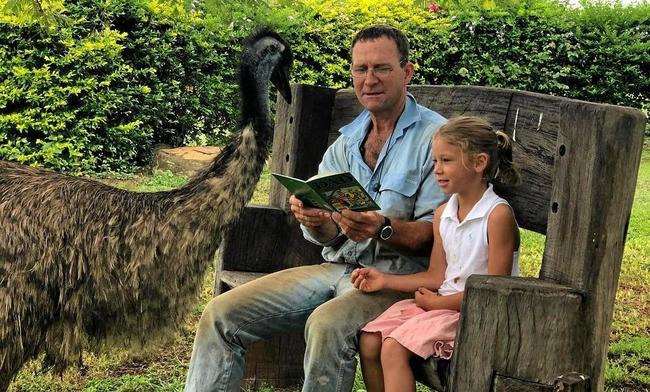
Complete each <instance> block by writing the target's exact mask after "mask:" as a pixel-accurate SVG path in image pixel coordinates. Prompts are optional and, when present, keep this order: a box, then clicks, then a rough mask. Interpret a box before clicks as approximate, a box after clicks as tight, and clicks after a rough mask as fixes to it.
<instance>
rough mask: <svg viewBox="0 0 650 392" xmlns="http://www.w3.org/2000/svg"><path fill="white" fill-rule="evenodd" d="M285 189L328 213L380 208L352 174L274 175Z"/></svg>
mask: <svg viewBox="0 0 650 392" xmlns="http://www.w3.org/2000/svg"><path fill="white" fill-rule="evenodd" d="M271 174H272V175H273V177H275V178H276V179H277V180H278V181H279V182H280V183H281V184H282V185H283V186H284V187H285V188H287V189H288V190H289V192H291V193H292V194H294V195H295V196H296V197H297V198H299V199H300V200H302V201H303V202H304V203H306V204H308V205H311V206H313V207H317V208H322V209H324V210H330V211H338V212H340V211H341V210H344V209H349V210H353V211H374V210H379V209H380V208H379V206H378V205H377V203H375V201H374V200H373V199H372V197H370V195H369V194H368V192H366V190H365V189H364V188H363V186H361V184H359V182H358V181H357V180H356V178H354V176H353V175H352V174H351V173H349V172H345V173H326V174H320V175H316V176H314V177H311V178H310V179H308V180H306V181H305V180H301V179H298V178H293V177H289V176H284V175H282V174H277V173H271Z"/></svg>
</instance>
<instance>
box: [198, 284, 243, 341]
mask: <svg viewBox="0 0 650 392" xmlns="http://www.w3.org/2000/svg"><path fill="white" fill-rule="evenodd" d="M236 296H237V293H236V290H232V291H228V292H226V293H223V294H221V295H218V296H216V297H215V298H213V299H212V300H211V301H210V302H208V304H207V305H206V306H205V308H204V309H203V312H202V313H201V319H200V320H199V325H198V328H197V332H196V333H197V338H198V337H200V335H202V334H206V333H207V334H210V333H214V332H215V330H216V331H217V333H218V334H219V335H221V336H223V337H227V336H228V335H229V333H228V330H229V329H231V328H230V327H229V325H231V324H232V322H233V321H234V320H236V319H237V317H236V315H237V313H238V311H240V310H241V304H239V301H235V300H231V299H235V297H236Z"/></svg>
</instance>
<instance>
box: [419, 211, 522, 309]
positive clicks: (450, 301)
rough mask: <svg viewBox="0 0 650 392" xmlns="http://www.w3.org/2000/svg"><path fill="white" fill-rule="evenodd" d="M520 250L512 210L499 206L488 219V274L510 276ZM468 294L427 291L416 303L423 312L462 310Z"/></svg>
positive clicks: (421, 290) (420, 293)
mask: <svg viewBox="0 0 650 392" xmlns="http://www.w3.org/2000/svg"><path fill="white" fill-rule="evenodd" d="M517 249H519V229H518V228H517V224H516V222H515V217H514V213H513V212H512V209H511V208H510V207H509V206H508V205H506V204H500V205H498V206H496V207H495V208H494V210H492V213H491V214H490V216H489V217H488V275H510V274H511V273H512V262H513V260H512V252H514V251H516V250H517ZM464 295H465V293H464V292H460V293H456V294H452V295H445V296H440V295H438V294H437V293H434V292H432V291H430V290H427V289H426V288H420V289H418V291H417V292H416V293H415V303H416V304H417V305H418V306H419V307H421V308H422V309H424V310H434V309H451V310H460V307H461V305H462V304H463V297H464Z"/></svg>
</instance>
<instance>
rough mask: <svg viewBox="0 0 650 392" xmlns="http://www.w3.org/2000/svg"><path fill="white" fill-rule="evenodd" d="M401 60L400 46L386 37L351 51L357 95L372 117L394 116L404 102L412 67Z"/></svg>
mask: <svg viewBox="0 0 650 392" xmlns="http://www.w3.org/2000/svg"><path fill="white" fill-rule="evenodd" d="M400 60H401V59H400V57H399V51H398V50H397V44H396V43H395V41H393V40H391V39H389V38H386V37H380V38H377V39H374V40H368V41H360V42H357V43H356V44H355V45H354V47H353V48H352V75H353V76H352V82H353V84H354V92H355V94H356V95H357V99H358V100H359V102H361V104H362V105H363V106H364V107H365V108H366V109H368V110H369V111H370V112H371V113H373V114H375V115H380V114H382V113H392V112H394V111H395V110H396V108H395V107H396V105H399V104H401V103H403V102H404V100H405V96H406V88H405V86H406V85H407V84H409V82H410V81H411V78H412V77H413V65H412V64H411V63H408V62H406V63H404V62H402V63H401V64H400ZM364 70H365V71H366V72H365V74H364ZM355 75H356V76H355ZM397 110H401V107H400V108H399V109H397Z"/></svg>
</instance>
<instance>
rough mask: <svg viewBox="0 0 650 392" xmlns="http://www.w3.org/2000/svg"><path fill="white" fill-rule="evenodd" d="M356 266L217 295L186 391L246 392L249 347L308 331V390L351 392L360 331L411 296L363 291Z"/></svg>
mask: <svg viewBox="0 0 650 392" xmlns="http://www.w3.org/2000/svg"><path fill="white" fill-rule="evenodd" d="M352 270H353V267H352V266H351V265H346V264H333V263H324V264H320V265H310V266H304V267H296V268H291V269H287V270H284V271H279V272H276V273H273V274H270V275H267V276H265V277H263V278H260V279H256V280H254V281H252V282H249V283H247V284H244V285H242V286H240V287H237V288H235V289H233V290H230V291H227V292H225V293H223V294H221V295H219V296H217V297H215V298H214V299H213V300H212V301H210V303H208V305H207V307H206V308H205V310H204V311H203V315H202V316H201V320H200V321H199V326H198V329H197V331H196V337H195V339H194V348H193V351H192V359H191V360H190V367H189V371H188V374H187V381H186V383H185V391H186V392H199V391H210V392H213V391H239V390H240V385H241V381H242V377H243V372H244V354H245V351H246V348H247V347H248V346H249V345H250V344H251V343H253V342H255V341H257V340H260V339H268V338H270V337H273V336H276V335H279V334H283V333H285V332H287V331H291V330H295V329H300V328H304V330H305V339H306V342H307V349H306V352H305V362H304V366H305V383H304V385H303V389H302V390H303V391H350V390H352V386H353V384H354V375H355V371H356V358H355V355H356V352H357V347H358V344H357V343H358V335H359V329H360V328H362V327H363V326H364V325H365V324H366V323H367V322H368V321H370V320H372V319H374V318H375V317H377V316H378V315H379V314H380V313H381V312H383V311H384V310H385V309H387V308H388V307H389V306H390V305H392V304H393V303H395V302H396V301H398V300H400V299H403V298H405V297H410V295H408V294H404V293H398V292H394V291H381V292H377V293H372V294H365V293H362V292H360V291H358V290H356V289H355V288H354V286H352V284H351V283H350V273H351V272H352Z"/></svg>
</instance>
